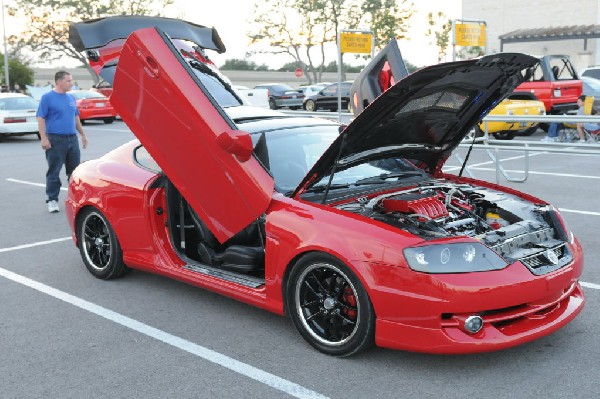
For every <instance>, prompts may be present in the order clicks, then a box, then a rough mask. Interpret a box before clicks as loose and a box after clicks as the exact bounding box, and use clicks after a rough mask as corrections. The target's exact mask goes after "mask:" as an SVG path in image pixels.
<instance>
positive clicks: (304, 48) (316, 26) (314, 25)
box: [248, 0, 414, 83]
mask: <svg viewBox="0 0 600 399" xmlns="http://www.w3.org/2000/svg"><path fill="white" fill-rule="evenodd" d="M413 7H414V5H413V3H412V1H410V0H399V1H396V0H264V1H261V2H257V3H256V4H255V9H254V16H253V20H254V24H253V25H252V26H251V30H250V32H249V34H248V35H249V37H250V39H251V41H250V44H251V45H252V48H253V50H252V51H251V52H250V54H252V53H270V54H286V55H289V56H290V57H291V58H292V59H293V60H294V62H295V63H296V65H297V66H298V67H299V68H301V69H303V70H304V71H306V77H307V78H308V80H309V82H308V83H313V82H319V81H321V76H322V73H323V72H324V69H325V65H326V54H328V55H329V58H330V59H331V58H337V57H336V52H335V48H336V46H335V44H336V39H337V32H338V31H339V30H340V29H358V28H359V27H365V26H366V27H370V28H369V29H370V30H373V31H374V33H375V42H376V45H377V46H378V47H381V46H383V45H385V44H386V43H387V41H388V40H389V39H391V38H392V37H397V38H403V37H406V31H407V29H408V27H409V25H408V20H409V19H410V17H411V16H412V9H413ZM344 79H345V76H342V80H344Z"/></svg>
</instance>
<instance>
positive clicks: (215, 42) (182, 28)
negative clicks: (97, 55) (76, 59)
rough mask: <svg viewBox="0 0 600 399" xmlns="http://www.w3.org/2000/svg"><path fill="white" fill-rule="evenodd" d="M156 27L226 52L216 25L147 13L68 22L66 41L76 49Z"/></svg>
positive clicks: (94, 45) (91, 46)
mask: <svg viewBox="0 0 600 399" xmlns="http://www.w3.org/2000/svg"><path fill="white" fill-rule="evenodd" d="M153 27H157V28H159V29H161V30H162V31H164V32H166V33H167V35H169V36H170V37H171V38H172V39H180V40H189V41H191V42H194V43H195V44H197V45H198V46H200V47H201V48H204V49H210V50H214V51H216V52H218V53H219V54H221V53H224V52H225V45H224V44H223V42H222V41H221V37H219V33H218V32H217V30H216V29H215V28H207V27H205V26H202V25H196V24H194V23H191V22H187V21H182V20H180V19H173V18H163V17H147V16H141V15H132V16H115V17H108V18H97V19H90V20H86V21H81V22H76V23H71V24H70V25H69V43H71V44H72V45H73V47H75V49H76V50H77V51H79V52H82V51H85V50H91V49H96V48H100V47H104V46H106V45H107V44H108V43H110V42H112V41H114V40H118V39H127V37H129V35H130V34H131V33H133V32H134V31H136V30H138V29H143V28H153Z"/></svg>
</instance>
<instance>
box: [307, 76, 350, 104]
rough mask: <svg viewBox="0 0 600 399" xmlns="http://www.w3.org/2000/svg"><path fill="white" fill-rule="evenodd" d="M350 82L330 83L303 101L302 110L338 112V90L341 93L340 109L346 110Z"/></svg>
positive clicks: (348, 100) (348, 101) (348, 102)
mask: <svg viewBox="0 0 600 399" xmlns="http://www.w3.org/2000/svg"><path fill="white" fill-rule="evenodd" d="M351 86H352V82H341V83H332V84H330V85H329V86H326V87H325V88H324V89H323V90H321V91H320V92H318V93H317V94H314V95H312V96H311V97H310V98H307V99H306V100H305V101H304V109H305V110H307V111H316V110H318V109H328V110H330V111H337V110H338V92H339V91H338V90H340V91H341V93H342V109H344V110H345V109H348V106H349V104H350V87H351Z"/></svg>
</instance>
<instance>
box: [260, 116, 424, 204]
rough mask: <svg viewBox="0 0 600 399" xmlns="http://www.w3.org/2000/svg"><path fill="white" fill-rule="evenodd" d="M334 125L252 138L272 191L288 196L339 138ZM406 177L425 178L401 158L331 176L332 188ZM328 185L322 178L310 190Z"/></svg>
mask: <svg viewBox="0 0 600 399" xmlns="http://www.w3.org/2000/svg"><path fill="white" fill-rule="evenodd" d="M338 134H339V133H338V126H337V125H320V126H318V125H317V126H301V127H292V128H285V129H278V130H271V131H268V132H262V133H255V134H253V135H252V140H253V143H254V154H255V156H256V158H258V160H259V161H261V162H262V163H263V165H264V166H265V167H266V168H267V169H268V170H269V171H270V172H271V175H272V176H273V178H274V179H275V188H276V189H277V191H279V192H283V193H286V194H289V193H291V192H292V191H293V190H294V189H295V188H296V187H297V186H298V185H299V184H300V182H301V181H302V179H303V178H304V176H306V174H307V173H308V171H309V170H310V169H311V168H312V167H313V166H314V164H315V163H316V162H317V160H319V158H320V157H321V155H322V154H323V153H324V152H325V150H327V148H329V147H330V146H331V143H333V141H334V140H335V139H336V138H337V137H338ZM408 176H425V172H423V171H422V170H421V169H419V168H417V167H416V166H414V165H413V164H412V163H411V162H409V161H408V160H405V159H402V158H388V159H382V160H378V161H371V162H365V163H362V164H359V165H355V166H353V167H351V168H348V169H344V170H341V171H338V172H336V173H335V174H334V176H333V180H332V188H340V187H342V186H343V187H350V186H364V185H370V184H380V183H384V182H386V181H397V180H399V179H401V178H405V177H408ZM328 182H329V176H326V177H324V178H323V179H322V180H321V181H319V182H317V183H316V184H315V185H314V186H312V187H311V191H319V190H321V189H323V188H324V187H325V186H326V185H327V183H328Z"/></svg>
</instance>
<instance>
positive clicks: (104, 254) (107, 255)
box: [77, 208, 130, 280]
mask: <svg viewBox="0 0 600 399" xmlns="http://www.w3.org/2000/svg"><path fill="white" fill-rule="evenodd" d="M77 242H78V244H79V252H80V253H81V258H82V259H83V263H84V264H85V266H86V267H87V269H88V270H89V272H90V273H91V274H92V275H94V276H95V277H97V278H99V279H103V280H109V279H113V278H117V277H121V276H123V275H124V274H126V273H128V272H129V271H130V269H129V268H128V267H127V266H126V265H125V263H124V262H123V251H122V250H121V245H120V244H119V240H118V239H117V235H116V234H115V231H114V230H113V228H112V226H111V225H110V223H109V221H108V220H107V219H106V217H105V216H104V215H103V214H102V212H100V211H99V210H97V209H96V208H87V209H85V210H83V211H82V213H81V215H80V216H79V217H78V218H77Z"/></svg>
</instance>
